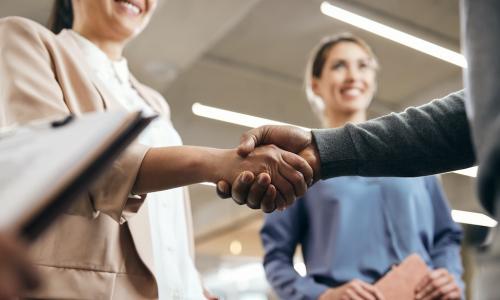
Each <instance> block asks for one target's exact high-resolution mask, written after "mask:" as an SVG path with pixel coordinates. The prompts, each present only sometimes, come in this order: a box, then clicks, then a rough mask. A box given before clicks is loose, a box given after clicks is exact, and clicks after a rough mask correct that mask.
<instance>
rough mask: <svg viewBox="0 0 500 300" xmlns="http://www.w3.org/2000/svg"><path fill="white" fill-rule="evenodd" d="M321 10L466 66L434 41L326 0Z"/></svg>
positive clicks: (369, 30) (424, 51) (462, 57)
mask: <svg viewBox="0 0 500 300" xmlns="http://www.w3.org/2000/svg"><path fill="white" fill-rule="evenodd" d="M320 8H321V12H322V13H323V14H325V15H327V16H329V17H332V18H334V19H337V20H339V21H342V22H345V23H348V24H350V25H352V26H355V27H358V28H361V29H363V30H366V31H368V32H371V33H373V34H376V35H378V36H381V37H383V38H386V39H389V40H391V41H393V42H396V43H399V44H401V45H404V46H406V47H410V48H412V49H415V50H417V51H420V52H423V53H425V54H428V55H431V56H434V57H436V58H438V59H441V60H444V61H446V62H449V63H451V64H454V65H457V66H459V67H462V68H466V67H467V61H466V60H465V57H464V56H463V55H462V54H460V53H457V52H455V51H452V50H449V49H446V48H444V47H441V46H439V45H436V44H434V43H431V42H428V41H426V40H423V39H421V38H418V37H416V36H413V35H410V34H408V33H406V32H403V31H400V30H397V29H395V28H392V27H390V26H387V25H384V24H382V23H379V22H376V21H373V20H371V19H368V18H365V17H363V16H360V15H357V14H354V13H352V12H350V11H348V10H345V9H342V8H339V7H337V6H334V5H332V4H330V3H328V2H327V1H324V2H323V3H321V7H320Z"/></svg>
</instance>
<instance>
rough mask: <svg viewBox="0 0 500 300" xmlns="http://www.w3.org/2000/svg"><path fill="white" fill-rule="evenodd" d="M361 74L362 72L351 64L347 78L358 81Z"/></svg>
mask: <svg viewBox="0 0 500 300" xmlns="http://www.w3.org/2000/svg"><path fill="white" fill-rule="evenodd" d="M359 76H360V72H359V69H358V68H357V67H356V66H352V65H351V66H349V68H347V79H348V80H349V81H356V80H358V79H359Z"/></svg>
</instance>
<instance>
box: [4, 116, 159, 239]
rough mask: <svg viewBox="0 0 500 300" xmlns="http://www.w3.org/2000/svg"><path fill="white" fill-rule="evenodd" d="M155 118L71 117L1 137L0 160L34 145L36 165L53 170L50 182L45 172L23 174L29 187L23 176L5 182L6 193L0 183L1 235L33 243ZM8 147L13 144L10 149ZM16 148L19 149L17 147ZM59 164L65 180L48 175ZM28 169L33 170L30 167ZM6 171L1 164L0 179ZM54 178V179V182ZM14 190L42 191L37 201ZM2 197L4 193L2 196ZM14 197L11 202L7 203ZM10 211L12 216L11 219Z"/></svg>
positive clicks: (14, 155)
mask: <svg viewBox="0 0 500 300" xmlns="http://www.w3.org/2000/svg"><path fill="white" fill-rule="evenodd" d="M155 117H156V116H149V117H144V116H143V115H142V113H141V112H134V113H126V112H105V113H91V114H87V115H83V116H82V117H78V118H76V117H73V116H69V117H66V118H64V119H62V120H56V121H51V122H43V123H39V124H37V125H31V126H24V127H20V128H18V129H16V130H13V132H14V133H7V134H6V133H5V132H4V133H3V136H2V135H0V155H2V151H4V154H5V153H7V154H8V153H9V152H6V151H13V150H14V149H16V148H18V150H19V148H24V147H26V149H27V151H29V150H30V143H31V145H32V146H33V147H32V148H36V147H35V144H34V143H36V141H38V143H39V145H38V147H41V148H43V149H45V151H40V152H43V153H34V154H33V155H34V156H35V157H34V158H33V160H32V161H34V162H36V163H35V165H38V166H43V165H46V166H48V168H47V169H49V170H48V171H47V173H48V174H46V176H45V175H44V173H43V170H40V169H38V170H35V173H37V172H38V174H33V172H29V170H28V171H27V172H24V173H23V174H25V176H24V178H26V182H24V183H23V176H22V174H21V175H20V176H18V177H17V178H14V179H7V180H4V181H3V183H5V182H9V183H10V184H9V185H5V184H4V186H3V187H2V185H1V184H2V180H1V178H0V201H2V203H4V209H7V211H5V210H4V218H3V220H0V221H1V222H2V223H1V224H0V225H1V226H0V229H1V230H6V231H10V232H14V233H16V234H17V235H19V236H21V237H22V238H24V239H25V240H27V241H28V242H31V241H34V240H35V239H36V238H37V237H38V236H40V234H41V233H42V232H44V231H45V230H46V229H47V228H48V227H49V226H50V224H51V223H52V222H53V221H54V220H55V219H56V218H57V216H59V215H60V214H61V213H62V212H64V211H65V210H66V209H67V208H68V207H69V206H70V205H71V204H72V203H73V201H74V200H75V199H77V198H78V196H79V194H80V193H82V192H85V191H86V190H87V189H88V187H89V185H90V184H92V183H93V182H94V181H95V180H96V179H98V177H99V174H100V173H102V172H103V171H104V170H105V169H106V168H107V167H109V166H110V165H111V163H112V162H113V161H114V159H116V158H117V157H118V156H119V155H120V154H121V153H122V152H123V150H125V149H126V147H127V146H128V145H129V144H130V143H132V141H134V139H135V138H136V137H137V136H138V135H139V133H140V132H141V131H142V130H143V129H144V128H146V126H147V125H148V124H149V123H150V122H151V121H152V120H153V119H154V118H155ZM101 124H102V125H101ZM58 134H59V135H60V139H59V140H58V136H57V135H58ZM16 138H17V140H15V139H16ZM45 139H46V140H48V141H52V144H47V145H44V144H43V141H44V140H45ZM23 141H25V142H24V143H23ZM31 141H33V142H31ZM53 141H57V143H53ZM9 142H11V145H10V146H11V147H10V148H9V147H8V146H9V145H8V143H9ZM16 142H17V143H18V144H17V147H15V146H16V144H15V143H16ZM19 143H21V144H19ZM48 143H49V142H48ZM90 143H92V144H90ZM5 145H7V146H5ZM65 145H66V147H65ZM2 146H4V147H2ZM52 148H53V149H52ZM9 149H10V150H9ZM19 151H22V149H21V150H19ZM51 151H55V152H51ZM73 152H74V153H73ZM44 153H45V154H47V153H48V155H47V156H50V157H51V158H52V159H49V158H47V159H48V160H49V161H44V158H43V157H37V155H38V154H39V155H38V156H43V155H44ZM58 153H60V154H61V159H62V158H64V159H66V163H64V162H61V161H58V160H57V155H58ZM10 155H11V156H12V157H14V158H15V157H16V155H19V156H20V155H22V154H17V153H13V152H10ZM72 155H74V158H75V161H74V162H73V163H67V162H71V161H72V160H71V158H72ZM54 157H55V158H56V159H55V160H54V159H53V158H54ZM9 163H12V162H9V161H5V160H4V161H3V164H4V165H6V164H9ZM57 164H59V165H61V167H62V166H63V165H64V169H63V171H62V172H61V173H63V174H57V173H58V172H57V169H55V170H52V169H50V168H56V167H57V166H55V165H57ZM11 167H12V166H11ZM25 167H26V168H29V167H30V166H29V162H28V163H27V164H26V166H25ZM3 169H4V170H2V161H1V160H0V175H1V176H4V177H6V176H5V175H6V174H1V173H2V172H6V170H7V169H8V168H3ZM49 171H52V173H51V172H49ZM35 175H36V176H35ZM37 176H38V177H37ZM51 176H52V177H53V178H50V177H51ZM13 180H15V181H13ZM37 180H38V181H37ZM47 183H50V184H47ZM12 184H14V185H12ZM44 184H45V185H44ZM16 185H17V186H19V188H22V187H23V185H24V187H25V188H26V189H29V188H30V187H31V186H35V187H36V188H37V189H39V191H38V192H39V196H38V195H37V194H36V193H34V191H26V192H24V191H20V190H19V189H15V188H14V187H16ZM2 188H3V189H2ZM9 188H10V195H9V193H8V192H9ZM2 191H4V193H3V194H2ZM11 195H12V197H9V196H11ZM23 196H24V198H23ZM2 198H3V199H2ZM23 201H24V202H23ZM9 208H10V209H11V211H12V214H8V212H9V211H8V209H9Z"/></svg>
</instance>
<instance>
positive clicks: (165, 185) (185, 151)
mask: <svg viewBox="0 0 500 300" xmlns="http://www.w3.org/2000/svg"><path fill="white" fill-rule="evenodd" d="M235 153H236V152H235V151H234V150H225V149H215V148H206V147H194V146H178V147H163V148H151V149H150V150H149V151H148V152H147V153H146V156H145V157H144V159H143V161H142V164H141V167H140V169H139V172H138V175H137V178H136V181H135V184H134V188H133V192H134V193H136V194H145V193H149V192H155V191H160V190H166V189H171V188H176V187H180V186H185V185H189V184H194V183H199V182H205V181H208V182H217V180H220V179H222V178H223V176H222V175H221V174H220V173H219V172H218V170H219V168H220V167H221V165H222V163H223V162H224V160H225V159H226V160H227V159H228V157H232V156H234V157H236V154H235Z"/></svg>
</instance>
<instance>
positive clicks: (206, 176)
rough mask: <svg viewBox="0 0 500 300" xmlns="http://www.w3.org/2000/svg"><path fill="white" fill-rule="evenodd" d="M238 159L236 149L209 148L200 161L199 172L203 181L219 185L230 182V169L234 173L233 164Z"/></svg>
mask: <svg viewBox="0 0 500 300" xmlns="http://www.w3.org/2000/svg"><path fill="white" fill-rule="evenodd" d="M236 157H239V156H238V154H237V153H236V149H215V148H207V149H206V151H205V153H203V154H202V156H201V157H200V159H199V163H198V170H199V172H200V174H201V176H202V179H203V181H206V182H213V183H217V182H218V181H220V180H228V179H229V178H227V177H228V176H227V174H228V169H229V171H232V169H231V168H232V167H233V166H232V163H231V162H233V161H234V159H235V158H236Z"/></svg>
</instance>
